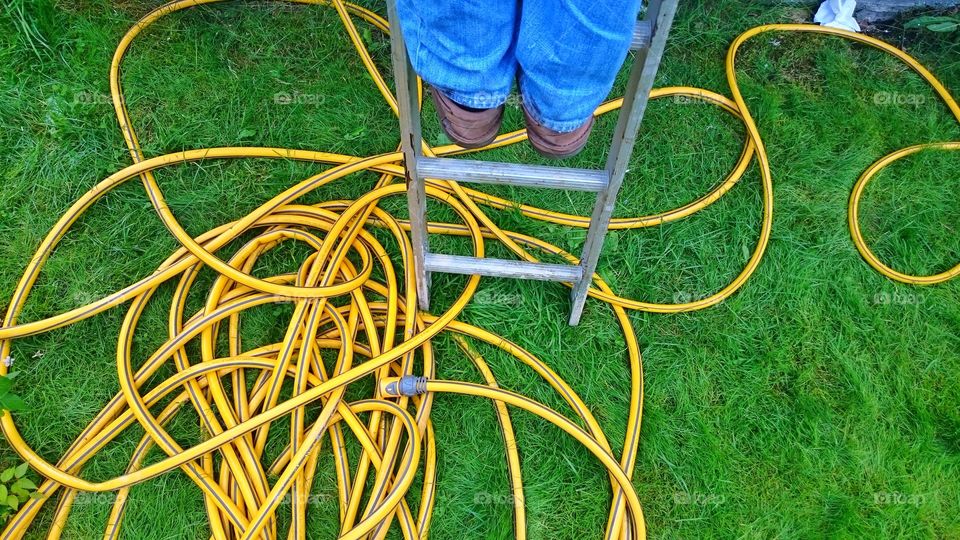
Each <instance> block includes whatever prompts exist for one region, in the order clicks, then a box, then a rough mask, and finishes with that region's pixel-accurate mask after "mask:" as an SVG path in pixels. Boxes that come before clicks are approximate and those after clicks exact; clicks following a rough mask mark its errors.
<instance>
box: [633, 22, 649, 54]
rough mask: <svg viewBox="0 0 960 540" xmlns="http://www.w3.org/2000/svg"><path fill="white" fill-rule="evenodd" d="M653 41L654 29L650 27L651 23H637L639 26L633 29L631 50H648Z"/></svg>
mask: <svg viewBox="0 0 960 540" xmlns="http://www.w3.org/2000/svg"><path fill="white" fill-rule="evenodd" d="M651 41H653V28H652V27H651V26H650V21H648V20H643V21H637V25H636V26H635V27H634V28H633V39H632V40H631V42H630V48H631V49H633V50H637V49H646V48H647V47H649V46H650V42H651Z"/></svg>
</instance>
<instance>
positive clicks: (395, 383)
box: [380, 375, 427, 397]
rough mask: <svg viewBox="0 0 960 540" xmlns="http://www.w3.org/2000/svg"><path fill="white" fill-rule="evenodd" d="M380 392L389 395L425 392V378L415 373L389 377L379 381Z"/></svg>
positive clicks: (398, 395) (397, 395) (413, 394)
mask: <svg viewBox="0 0 960 540" xmlns="http://www.w3.org/2000/svg"><path fill="white" fill-rule="evenodd" d="M380 393H382V394H384V395H386V396H390V397H400V396H419V395H420V394H426V393H427V378H426V377H418V376H416V375H404V376H403V377H389V378H386V379H383V380H382V381H380Z"/></svg>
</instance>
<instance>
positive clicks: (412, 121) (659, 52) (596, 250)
mask: <svg viewBox="0 0 960 540" xmlns="http://www.w3.org/2000/svg"><path fill="white" fill-rule="evenodd" d="M677 1H678V0H649V2H648V6H647V10H646V13H645V16H644V18H643V19H641V20H639V21H637V25H636V27H635V29H634V34H633V39H632V41H631V45H630V48H631V50H633V51H636V56H635V58H634V64H633V68H632V69H631V71H630V78H629V82H628V83H627V89H626V92H625V93H624V97H623V106H622V107H621V109H620V114H619V118H618V120H617V126H616V129H615V130H614V134H613V143H612V144H611V146H610V154H609V156H608V158H607V164H606V168H605V169H604V170H591V169H575V168H570V167H557V166H543V165H523V164H514V163H499V162H492V161H480V160H472V159H457V158H437V157H428V156H424V155H423V151H422V146H421V145H422V141H423V138H422V136H421V131H420V107H419V100H418V85H417V75H416V73H415V72H414V71H413V67H412V65H411V64H410V58H409V56H408V54H407V48H406V45H405V44H404V42H403V35H402V34H401V32H400V30H399V29H400V24H399V18H398V17H397V8H396V3H395V0H387V16H388V18H389V21H390V28H391V29H392V31H391V32H390V46H391V52H392V61H393V72H394V81H395V83H396V92H397V108H398V112H399V118H400V132H401V139H400V141H401V142H400V146H401V150H402V152H403V158H404V164H405V176H406V185H407V208H408V211H409V214H410V236H411V242H412V244H413V260H414V272H415V279H416V284H417V297H418V298H419V306H420V309H423V310H427V309H429V307H430V274H431V273H432V272H444V273H454V274H467V275H481V276H494V277H509V278H517V279H533V280H542V281H558V282H564V283H570V284H572V285H573V290H572V291H571V293H570V295H571V296H570V298H571V308H570V319H569V323H570V325H571V326H576V325H577V324H579V322H580V316H581V315H582V313H583V307H584V304H585V302H586V300H587V293H588V291H589V288H590V283H591V282H592V278H593V273H594V271H595V270H596V268H597V262H598V261H599V259H600V250H601V248H602V246H603V239H604V237H605V236H606V233H607V227H608V226H609V225H610V218H611V216H612V214H613V209H614V206H615V204H616V201H617V193H618V192H619V191H620V186H621V184H623V178H624V175H626V172H627V167H628V165H629V162H630V156H631V154H632V153H633V146H634V142H635V141H636V138H637V132H638V130H639V128H640V123H641V122H642V120H643V114H644V112H645V110H646V108H647V101H648V100H649V97H650V92H651V90H653V81H654V78H655V77H656V74H657V69H658V68H659V67H660V59H661V58H662V57H663V50H664V47H665V45H666V42H667V35H668V33H669V31H670V27H671V25H672V24H673V17H674V14H675V13H676V10H677ZM427 178H433V179H438V180H453V181H456V182H467V183H487V184H507V185H514V186H527V187H539V188H553V189H567V190H576V191H589V192H595V193H597V201H596V203H595V204H594V207H593V214H592V216H591V218H590V226H589V228H588V230H587V237H586V241H585V242H584V246H583V254H582V255H581V257H580V264H577V265H570V264H548V263H532V262H528V261H518V260H508V259H492V258H477V257H466V256H461V255H443V254H440V253H431V252H430V249H429V246H428V241H427V223H426V193H425V181H426V179H427Z"/></svg>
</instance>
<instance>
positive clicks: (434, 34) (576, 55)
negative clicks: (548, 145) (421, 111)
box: [397, 0, 640, 132]
mask: <svg viewBox="0 0 960 540" xmlns="http://www.w3.org/2000/svg"><path fill="white" fill-rule="evenodd" d="M639 10H640V2H639V0H592V1H591V0H397V11H398V13H399V16H400V27H401V30H402V31H403V37H404V39H405V40H406V42H407V50H408V52H409V54H410V61H411V63H412V64H413V67H414V69H415V70H416V71H417V73H418V74H420V77H421V78H422V79H423V80H424V81H426V82H427V83H428V84H430V85H431V86H433V87H434V88H436V89H437V90H440V91H441V92H443V93H444V94H445V95H446V96H447V97H449V98H450V99H452V100H453V101H455V102H457V103H459V104H461V105H465V106H467V107H474V108H478V109H487V108H492V107H497V106H499V105H501V104H503V103H504V102H505V101H506V100H507V97H509V95H510V89H511V88H512V87H513V82H514V79H516V80H517V81H518V82H519V87H520V94H521V96H522V99H523V106H524V108H525V109H526V110H527V113H528V114H530V116H532V117H533V119H534V120H536V121H537V122H539V123H541V124H543V125H545V126H546V127H548V128H550V129H552V130H554V131H559V132H568V131H573V130H574V129H576V128H578V127H580V126H581V125H582V124H583V123H584V122H585V121H586V120H587V119H588V118H589V117H590V115H592V114H593V111H594V110H595V109H596V108H597V106H598V105H600V103H601V102H602V101H603V99H604V98H605V97H606V96H607V94H608V93H609V92H610V88H611V87H612V86H613V81H614V78H616V75H617V71H619V69H620V66H621V65H622V64H623V61H624V59H625V58H626V55H627V51H628V50H629V48H630V39H631V36H632V34H633V28H634V25H635V23H636V20H637V13H638V12H639Z"/></svg>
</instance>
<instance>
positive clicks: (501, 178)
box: [417, 157, 609, 191]
mask: <svg viewBox="0 0 960 540" xmlns="http://www.w3.org/2000/svg"><path fill="white" fill-rule="evenodd" d="M417 171H418V172H419V174H420V176H422V177H423V178H436V179H439V180H455V181H457V182H473V183H479V184H507V185H513V186H525V187H538V188H551V189H569V190H574V191H601V190H603V189H605V188H606V187H607V183H608V178H609V177H608V176H607V172H606V171H595V170H591V169H573V168H570V167H550V166H545V165H521V164H517V163H500V162H498V161H479V160H474V159H452V158H429V157H424V158H420V159H418V160H417Z"/></svg>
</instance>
